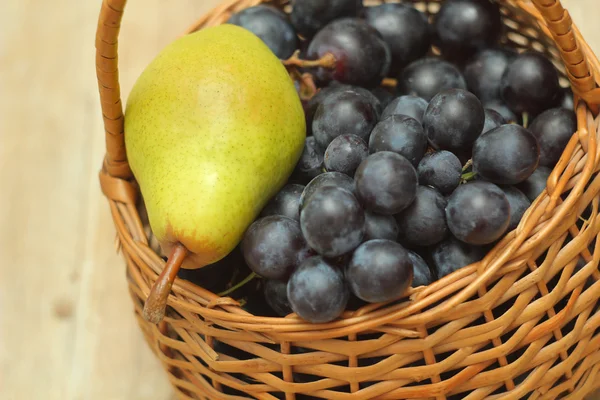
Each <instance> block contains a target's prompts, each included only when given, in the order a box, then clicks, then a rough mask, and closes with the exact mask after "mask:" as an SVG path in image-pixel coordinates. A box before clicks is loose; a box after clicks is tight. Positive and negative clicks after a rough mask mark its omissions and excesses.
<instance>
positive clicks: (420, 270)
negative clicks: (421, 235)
mask: <svg viewBox="0 0 600 400" xmlns="http://www.w3.org/2000/svg"><path fill="white" fill-rule="evenodd" d="M408 257H410V261H411V262H412V265H413V280H412V287H419V286H428V285H430V284H431V282H433V277H432V276H431V270H430V269H429V265H427V263H426V262H425V260H423V258H422V257H421V256H420V255H418V254H417V253H415V252H413V251H408Z"/></svg>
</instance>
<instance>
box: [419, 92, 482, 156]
mask: <svg viewBox="0 0 600 400" xmlns="http://www.w3.org/2000/svg"><path fill="white" fill-rule="evenodd" d="M484 121H485V113H484V111H483V106H482V105H481V102H480V101H479V99H477V97H475V95H474V94H472V93H469V92H467V91H466V90H462V89H448V90H444V91H442V92H440V93H438V94H437V95H436V96H435V97H434V98H433V99H432V100H431V102H429V106H427V110H426V111H425V117H424V118H423V127H424V128H425V134H426V135H427V138H428V139H429V143H431V145H432V146H433V147H435V148H436V149H443V150H451V151H464V149H465V148H468V147H469V146H471V145H472V144H473V142H475V140H476V139H477V137H479V135H480V134H481V131H482V130H483V123H484Z"/></svg>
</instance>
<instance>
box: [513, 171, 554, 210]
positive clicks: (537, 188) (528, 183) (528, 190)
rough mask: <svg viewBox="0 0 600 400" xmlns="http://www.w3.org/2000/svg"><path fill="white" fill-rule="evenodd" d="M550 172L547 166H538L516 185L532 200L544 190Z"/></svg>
mask: <svg viewBox="0 0 600 400" xmlns="http://www.w3.org/2000/svg"><path fill="white" fill-rule="evenodd" d="M551 173H552V170H551V169H550V168H548V167H538V168H537V169H536V170H535V171H533V174H531V176H530V177H529V178H527V179H526V180H525V181H523V182H521V183H519V184H518V185H517V189H519V190H520V191H521V192H523V193H524V194H525V196H527V198H528V199H529V200H531V201H532V202H533V201H535V199H537V198H538V196H539V195H540V194H542V192H543V191H544V190H546V185H547V182H548V178H549V177H550V174H551Z"/></svg>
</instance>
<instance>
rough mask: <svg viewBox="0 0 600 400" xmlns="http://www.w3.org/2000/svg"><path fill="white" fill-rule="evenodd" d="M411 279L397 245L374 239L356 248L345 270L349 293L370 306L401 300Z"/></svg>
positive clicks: (409, 268)
mask: <svg viewBox="0 0 600 400" xmlns="http://www.w3.org/2000/svg"><path fill="white" fill-rule="evenodd" d="M412 279H413V264H412V261H411V259H410V255H409V253H408V251H407V250H406V249H405V248H404V247H402V245H400V244H399V243H397V242H394V241H391V240H385V239H375V240H370V241H368V242H365V243H363V244H362V245H360V247H359V248H358V249H356V251H355V252H354V254H353V256H352V259H351V260H350V264H349V265H348V268H347V269H346V280H347V281H348V284H349V286H350V290H351V291H352V293H354V295H356V296H357V297H358V298H359V299H362V300H364V301H368V302H371V303H379V302H384V301H391V300H395V299H397V298H399V297H401V296H402V295H403V294H404V292H405V291H406V289H408V288H409V287H410V285H411V283H412Z"/></svg>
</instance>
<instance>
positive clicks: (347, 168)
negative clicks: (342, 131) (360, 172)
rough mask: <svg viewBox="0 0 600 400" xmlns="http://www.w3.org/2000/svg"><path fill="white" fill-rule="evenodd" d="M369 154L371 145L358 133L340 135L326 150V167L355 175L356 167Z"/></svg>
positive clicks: (328, 169) (329, 169)
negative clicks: (357, 134)
mask: <svg viewBox="0 0 600 400" xmlns="http://www.w3.org/2000/svg"><path fill="white" fill-rule="evenodd" d="M368 155H369V147H368V146H367V144H366V143H365V141H364V140H362V139H361V138H359V137H358V136H356V135H340V136H338V137H336V138H335V139H333V140H332V141H331V143H329V146H327V150H326V151H325V168H326V169H327V171H337V172H341V173H343V174H346V175H349V176H354V172H355V171H356V168H358V166H359V165H360V163H361V162H363V160H364V159H366V158H367V157H368Z"/></svg>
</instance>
